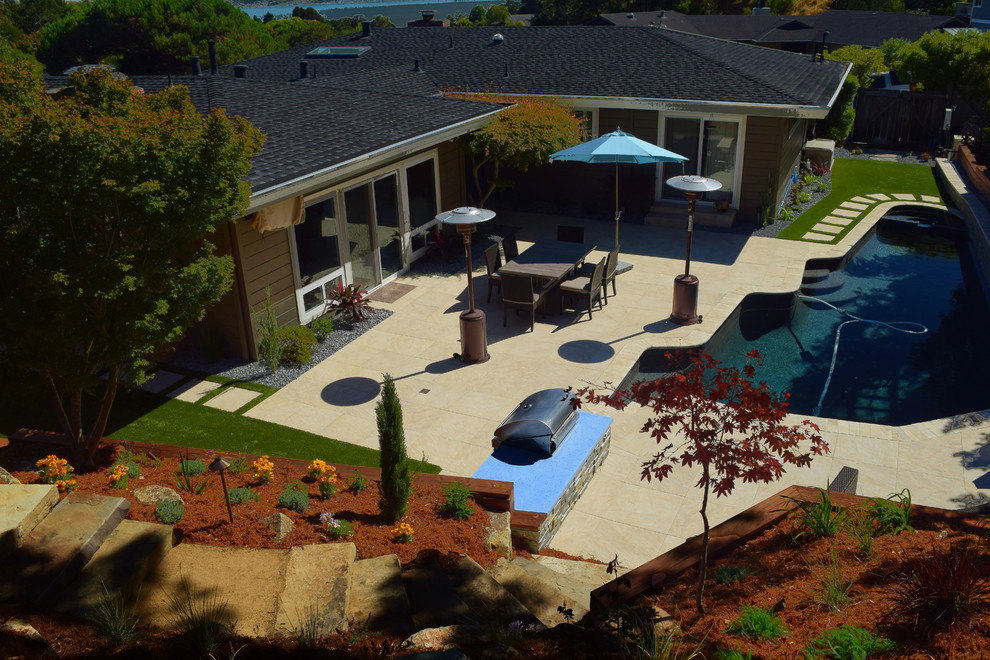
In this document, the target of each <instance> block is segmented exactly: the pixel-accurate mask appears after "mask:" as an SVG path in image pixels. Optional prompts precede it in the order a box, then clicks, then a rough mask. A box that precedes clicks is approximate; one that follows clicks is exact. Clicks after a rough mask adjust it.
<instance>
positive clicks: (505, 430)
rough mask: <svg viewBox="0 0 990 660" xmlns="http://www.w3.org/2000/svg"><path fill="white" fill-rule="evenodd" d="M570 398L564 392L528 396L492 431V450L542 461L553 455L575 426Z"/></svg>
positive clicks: (574, 416)
mask: <svg viewBox="0 0 990 660" xmlns="http://www.w3.org/2000/svg"><path fill="white" fill-rule="evenodd" d="M570 398H571V397H570V394H569V393H568V392H567V391H566V390H564V389H563V388H556V389H551V390H542V391H540V392H536V393H535V394H531V395H529V396H528V397H526V398H525V399H523V401H522V403H520V404H519V405H518V406H516V408H515V410H513V411H512V412H511V413H510V414H509V416H508V417H506V418H505V420H503V422H502V423H501V424H500V425H499V427H498V428H497V429H496V430H495V437H494V438H493V439H492V447H495V448H498V447H500V446H502V445H506V446H509V447H515V448H517V449H522V450H525V451H529V452H532V453H534V454H538V455H540V456H543V457H547V456H550V455H552V454H553V453H554V452H555V451H556V450H557V448H558V447H560V445H561V444H562V443H563V442H564V439H565V438H566V437H567V434H568V433H569V432H570V431H571V429H572V428H573V427H574V424H575V423H576V422H577V418H578V411H577V410H575V409H574V408H572V407H571V404H570Z"/></svg>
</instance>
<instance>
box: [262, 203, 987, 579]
mask: <svg viewBox="0 0 990 660" xmlns="http://www.w3.org/2000/svg"><path fill="white" fill-rule="evenodd" d="M871 197H873V198H874V199H870V200H868V202H869V203H870V204H871V205H874V204H875V206H873V208H872V209H871V210H870V211H869V214H868V215H867V216H866V217H865V218H864V219H863V220H861V221H860V222H859V224H858V225H857V226H856V227H855V228H854V229H853V231H852V232H851V233H850V234H849V235H848V236H846V237H845V238H844V239H843V240H842V241H841V243H840V244H839V245H835V246H833V245H822V244H814V243H809V242H799V241H783V240H776V239H767V238H759V237H746V236H742V235H739V234H732V233H720V232H712V231H705V230H699V231H696V232H695V238H694V249H693V254H692V272H693V273H694V274H695V275H697V276H698V277H699V278H700V281H701V284H700V296H699V298H700V299H699V312H700V313H701V314H702V315H703V317H704V322H703V323H702V324H699V325H695V326H690V327H681V326H677V325H675V324H673V323H671V322H670V321H668V320H667V316H668V315H669V314H670V311H671V304H672V293H673V279H674V276H675V275H677V274H678V273H680V272H682V271H683V265H684V262H683V256H684V247H685V245H684V242H685V232H684V230H669V229H660V228H655V227H644V226H638V225H623V226H622V230H621V242H622V253H621V259H622V260H623V261H627V262H629V263H632V264H633V266H634V267H633V269H632V270H631V271H630V272H628V273H624V274H622V275H620V276H619V277H618V280H617V287H618V295H617V296H614V297H612V296H610V297H609V304H608V305H607V306H606V307H605V309H604V310H603V311H601V312H598V311H596V312H595V315H594V319H593V320H590V321H589V319H588V315H587V314H586V313H585V314H582V315H578V314H577V313H574V312H568V313H565V314H563V315H560V316H552V315H551V316H548V317H546V318H545V319H541V318H539V316H538V317H537V323H536V328H535V330H534V331H533V332H530V331H529V329H528V318H525V315H520V316H518V317H516V316H514V315H513V314H510V315H509V319H508V327H507V328H503V327H502V308H501V303H500V301H499V300H498V296H497V295H493V301H492V303H491V304H487V303H485V293H486V292H487V286H486V282H485V278H484V265H483V263H482V264H480V266H481V267H480V268H479V269H477V270H476V271H475V272H476V275H477V278H476V281H475V287H476V292H477V293H478V295H477V301H478V303H479V307H480V308H482V309H484V311H485V313H486V314H487V317H488V337H489V346H488V350H489V353H490V354H491V359H490V360H489V361H488V362H486V363H484V364H478V365H464V364H461V363H460V362H459V361H457V360H456V359H454V358H453V357H452V355H453V354H454V353H455V352H457V351H459V348H460V347H459V325H458V314H459V313H460V312H461V311H462V310H464V309H465V308H466V306H467V303H466V291H465V281H466V280H465V277H464V274H463V273H460V274H458V275H455V276H427V275H421V274H415V273H412V274H406V275H404V276H402V277H400V278H399V281H400V282H402V283H403V284H405V285H411V286H413V287H415V288H414V289H412V290H410V291H409V292H408V293H406V294H405V295H402V296H401V297H399V298H398V299H397V300H396V301H395V302H393V303H386V304H382V306H384V307H387V308H388V309H391V310H392V311H393V312H394V314H393V315H392V316H391V317H390V318H388V319H387V320H386V321H384V322H383V323H381V324H380V325H379V326H377V327H376V328H374V329H373V330H372V331H370V332H368V333H366V334H365V335H363V336H361V337H359V338H358V339H357V340H355V341H354V342H352V343H351V344H349V345H348V346H347V347H345V348H344V349H342V350H341V351H339V352H338V353H336V354H335V355H334V356H333V357H332V358H330V359H328V360H326V361H324V362H323V363H321V364H320V365H318V366H316V367H314V368H313V369H311V370H309V371H308V372H306V373H305V374H304V375H303V376H301V377H300V378H299V379H298V380H296V381H295V382H293V383H291V384H290V385H288V386H286V387H284V388H282V389H281V390H280V391H279V392H278V393H276V394H275V395H273V396H271V397H269V398H268V399H266V400H265V401H263V402H261V403H260V404H258V405H257V406H255V407H254V408H252V409H251V410H250V411H249V412H248V413H247V414H248V415H250V416H252V417H257V418H260V419H265V420H268V421H271V422H275V423H278V424H284V425H286V426H291V427H295V428H300V429H305V430H308V431H312V432H315V433H319V434H323V435H326V436H328V437H333V438H337V439H340V440H343V441H346V442H351V443H354V444H359V445H363V446H367V447H373V448H377V446H378V439H377V430H376V426H375V414H374V407H375V405H376V403H377V400H378V397H379V392H380V383H381V380H382V374H383V373H386V372H387V373H389V374H391V375H392V377H393V378H394V379H395V381H396V386H397V388H398V392H399V396H400V398H401V400H402V404H403V413H404V418H405V430H406V442H407V446H408V450H409V454H410V456H412V457H414V458H419V457H420V456H424V455H425V456H426V457H427V458H428V459H429V460H430V461H432V462H434V463H437V464H439V465H441V466H442V468H443V472H444V473H445V474H454V475H463V476H471V475H472V474H473V473H474V471H475V470H476V469H477V468H478V467H479V466H480V465H481V464H482V462H484V460H485V459H486V458H487V457H488V456H489V455H490V453H491V438H492V433H493V431H494V430H495V428H496V427H497V426H498V424H499V423H500V422H501V421H502V420H503V419H504V418H505V416H506V415H508V413H509V412H511V411H512V409H513V408H515V406H516V405H517V404H518V403H519V402H520V401H521V400H522V399H523V398H525V397H526V396H527V395H528V394H531V393H532V392H535V391H538V390H542V389H546V388H552V387H567V386H576V387H580V386H583V385H588V384H592V385H601V384H602V383H605V382H613V383H618V382H619V381H621V380H622V379H623V377H624V376H625V375H626V374H627V373H628V372H629V371H630V369H631V368H632V367H633V366H634V364H635V363H636V361H637V359H638V358H639V356H640V355H641V354H642V352H643V351H644V350H645V349H647V348H650V347H654V346H692V345H698V344H701V343H703V342H704V341H705V340H707V339H708V338H709V336H710V335H711V334H712V333H713V332H714V331H715V330H716V329H717V328H718V327H719V325H720V324H721V323H722V322H723V321H724V320H725V319H726V318H727V316H728V315H729V314H730V313H731V312H732V310H733V309H734V308H735V307H736V305H737V304H738V303H739V302H740V301H741V300H742V298H743V297H744V296H745V295H747V294H749V293H752V292H757V291H759V292H785V291H794V290H796V289H798V288H799V286H800V283H801V278H802V274H803V272H804V267H805V262H806V260H807V259H810V258H813V257H829V256H839V255H842V254H845V252H846V251H847V250H848V249H849V248H850V247H851V246H852V245H854V244H855V243H856V241H858V240H859V238H860V237H862V236H863V235H864V234H865V233H866V232H867V231H868V230H869V229H870V228H871V227H872V225H873V224H874V223H875V222H876V220H877V219H878V218H879V217H880V216H881V215H882V214H883V213H884V212H886V210H887V209H889V208H890V207H891V206H894V205H896V204H897V203H898V202H895V201H882V199H881V198H882V197H884V196H882V195H872V196H871ZM878 201H880V202H881V203H879V204H877V203H876V202H878ZM558 221H559V222H560V223H563V224H576V222H575V221H574V219H572V218H567V219H562V218H552V217H547V216H537V215H528V214H522V213H503V214H500V215H499V218H498V222H500V223H502V224H508V225H514V226H519V227H521V228H522V229H521V231H520V232H519V234H518V236H519V239H520V248H521V249H523V248H525V247H526V245H528V243H529V242H532V241H535V240H541V239H550V238H552V237H553V235H554V231H555V225H556V224H557V222H558ZM585 224H586V230H585V235H586V241H588V242H594V243H595V244H596V245H597V246H598V248H599V251H597V252H595V253H593V254H592V255H591V257H589V260H596V259H600V258H601V257H602V256H604V252H601V250H602V249H604V250H607V249H608V248H610V247H611V246H612V243H613V238H612V237H613V236H614V234H613V232H614V225H612V224H611V223H610V222H588V223H585ZM476 265H477V264H476ZM587 409H588V410H591V411H592V412H596V413H600V414H605V415H609V416H611V417H613V418H614V423H613V426H612V449H611V453H610V455H609V457H608V459H607V461H606V462H605V464H604V466H603V467H602V468H601V470H600V472H599V473H598V474H597V475H596V476H595V478H594V480H593V481H592V483H591V485H590V486H589V487H588V489H587V491H586V492H585V493H584V495H583V496H582V498H581V499H580V500H579V502H578V503H577V505H576V506H575V508H574V509H573V511H572V512H571V514H570V515H569V517H568V518H567V520H566V521H565V523H564V524H563V526H562V527H561V529H560V531H559V532H558V534H557V536H556V537H555V539H554V541H553V543H552V546H553V547H554V548H556V549H559V550H562V551H565V552H569V553H573V554H576V555H581V556H586V557H594V558H597V559H600V560H605V561H607V560H610V559H611V558H612V557H613V555H614V554H618V556H619V560H620V561H621V562H622V565H623V566H625V567H633V566H637V565H639V564H641V563H643V562H645V561H646V560H648V559H650V558H652V557H655V556H656V555H658V554H660V553H661V552H663V551H665V550H667V549H669V548H671V547H673V546H675V545H677V544H679V543H681V542H682V541H683V540H684V539H685V538H686V537H688V536H692V535H694V534H697V533H699V532H700V531H701V520H700V516H699V515H698V507H699V504H700V491H698V490H697V489H696V488H695V482H696V481H697V475H696V474H695V473H693V472H692V471H690V470H684V469H683V468H680V467H678V468H676V469H675V471H674V473H673V474H672V475H671V477H669V478H668V479H666V480H665V481H664V482H663V483H660V484H658V483H656V482H654V483H649V484H648V483H646V482H644V481H640V472H641V469H640V465H641V463H642V462H643V461H644V460H646V459H648V458H649V457H650V456H652V455H653V453H655V451H656V444H655V443H654V442H652V441H651V440H650V439H649V438H647V437H646V436H645V435H643V434H641V433H640V432H639V431H640V427H641V425H642V422H643V420H644V419H645V414H644V412H643V411H641V410H639V409H633V408H630V409H627V410H626V411H623V412H621V413H619V412H616V411H612V410H609V409H605V408H604V407H602V408H600V409H599V408H597V407H589V408H587ZM794 421H795V422H796V421H799V419H797V418H796V419H795V420H794ZM815 421H817V422H818V423H819V424H820V425H821V426H822V433H823V436H824V437H825V439H826V440H827V442H828V443H829V445H830V446H831V449H832V452H831V453H830V454H828V455H827V456H825V457H822V458H818V459H816V460H815V461H814V462H813V465H812V466H811V467H810V468H806V469H801V470H791V471H789V472H788V473H787V474H786V475H785V477H784V479H783V480H782V481H780V482H777V483H773V484H769V485H752V484H739V485H738V486H737V488H736V491H735V492H734V493H733V494H732V496H731V497H728V498H719V499H716V500H713V501H712V502H711V503H710V505H709V515H710V518H711V520H712V522H713V523H717V522H720V521H722V520H724V519H725V518H727V517H729V516H731V515H733V514H735V513H737V512H739V511H741V510H743V509H745V508H747V507H749V506H751V505H752V504H753V503H754V502H756V501H758V500H760V499H763V498H764V497H766V496H768V495H769V494H771V493H773V492H776V491H778V490H780V489H782V488H784V487H785V486H788V485H791V484H800V485H808V486H821V487H824V486H825V485H826V484H827V483H828V482H829V481H830V479H831V478H832V477H834V476H835V475H836V473H837V472H838V471H839V470H840V469H841V467H842V466H844V465H849V466H852V467H857V468H859V469H860V474H859V493H860V494H864V495H870V496H887V495H888V494H890V493H892V492H896V491H900V490H901V489H902V488H910V489H911V493H912V496H913V498H914V501H915V502H917V503H921V504H927V505H932V506H940V507H947V508H959V507H961V506H964V505H966V504H970V503H973V502H975V501H978V500H981V499H982V498H983V496H982V494H981V493H980V491H979V489H978V488H977V487H976V486H975V485H974V483H973V480H974V479H975V478H977V477H980V476H982V475H983V474H984V473H985V472H986V471H987V470H988V469H990V460H982V459H981V457H982V453H981V448H982V447H984V446H985V445H986V444H987V438H988V434H990V422H988V421H987V420H986V419H984V418H983V417H981V416H977V417H973V418H971V419H968V420H954V421H953V420H939V421H934V422H927V423H923V424H914V425H911V426H907V427H886V426H877V425H870V424H860V423H856V422H846V421H839V420H831V419H818V420H815ZM605 578H606V576H605V573H604V571H603V572H602V581H603V582H604V581H605Z"/></svg>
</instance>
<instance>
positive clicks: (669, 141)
mask: <svg viewBox="0 0 990 660" xmlns="http://www.w3.org/2000/svg"><path fill="white" fill-rule="evenodd" d="M738 141H739V122H737V121H732V120H714V119H701V118H693V117H667V119H666V122H665V123H664V148H665V149H669V150H670V151H673V152H674V153H676V154H680V155H682V156H686V157H687V158H688V160H686V161H685V162H684V167H683V172H682V171H681V165H680V164H679V163H665V164H664V166H663V180H664V182H665V183H664V185H663V197H665V198H667V199H683V197H684V196H683V194H682V193H680V192H679V191H677V190H674V189H672V188H671V187H670V186H668V185H667V184H666V181H667V179H669V178H670V177H673V176H677V175H679V174H682V173H683V174H700V175H701V176H705V177H709V178H711V179H715V180H716V181H718V182H719V183H721V184H722V188H721V189H719V190H717V191H715V192H710V193H705V196H704V197H703V200H704V201H706V202H718V201H722V200H725V201H728V202H730V203H731V202H732V200H733V193H734V192H735V187H736V173H737V172H736V160H737V152H738V146H739V145H738Z"/></svg>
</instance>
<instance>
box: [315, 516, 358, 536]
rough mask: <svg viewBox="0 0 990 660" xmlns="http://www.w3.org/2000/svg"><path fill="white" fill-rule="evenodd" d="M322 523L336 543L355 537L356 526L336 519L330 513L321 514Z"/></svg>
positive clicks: (341, 519)
mask: <svg viewBox="0 0 990 660" xmlns="http://www.w3.org/2000/svg"><path fill="white" fill-rule="evenodd" d="M320 522H321V523H323V525H324V526H325V527H326V528H327V534H329V535H330V538H332V539H334V540H335V541H336V540H340V539H346V538H350V537H351V536H354V525H352V524H351V523H350V522H349V521H347V520H344V519H343V518H335V517H334V515H333V514H332V513H330V512H329V511H327V512H325V513H321V514H320Z"/></svg>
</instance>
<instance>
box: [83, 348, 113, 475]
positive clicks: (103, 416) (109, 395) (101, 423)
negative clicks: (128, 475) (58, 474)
mask: <svg viewBox="0 0 990 660" xmlns="http://www.w3.org/2000/svg"><path fill="white" fill-rule="evenodd" d="M119 379H120V366H119V365H114V366H112V367H110V373H108V374H107V386H106V389H104V390H103V396H102V397H100V407H99V408H98V409H97V411H96V420H95V421H94V422H93V427H92V428H91V429H90V430H89V434H88V435H87V436H86V445H85V446H86V453H85V457H86V466H87V467H93V456H94V455H95V454H96V448H97V447H98V446H99V444H100V440H102V439H103V432H104V431H105V430H106V428H107V420H108V419H109V418H110V409H111V408H112V407H113V401H114V398H116V396H117V383H118V382H119Z"/></svg>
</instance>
